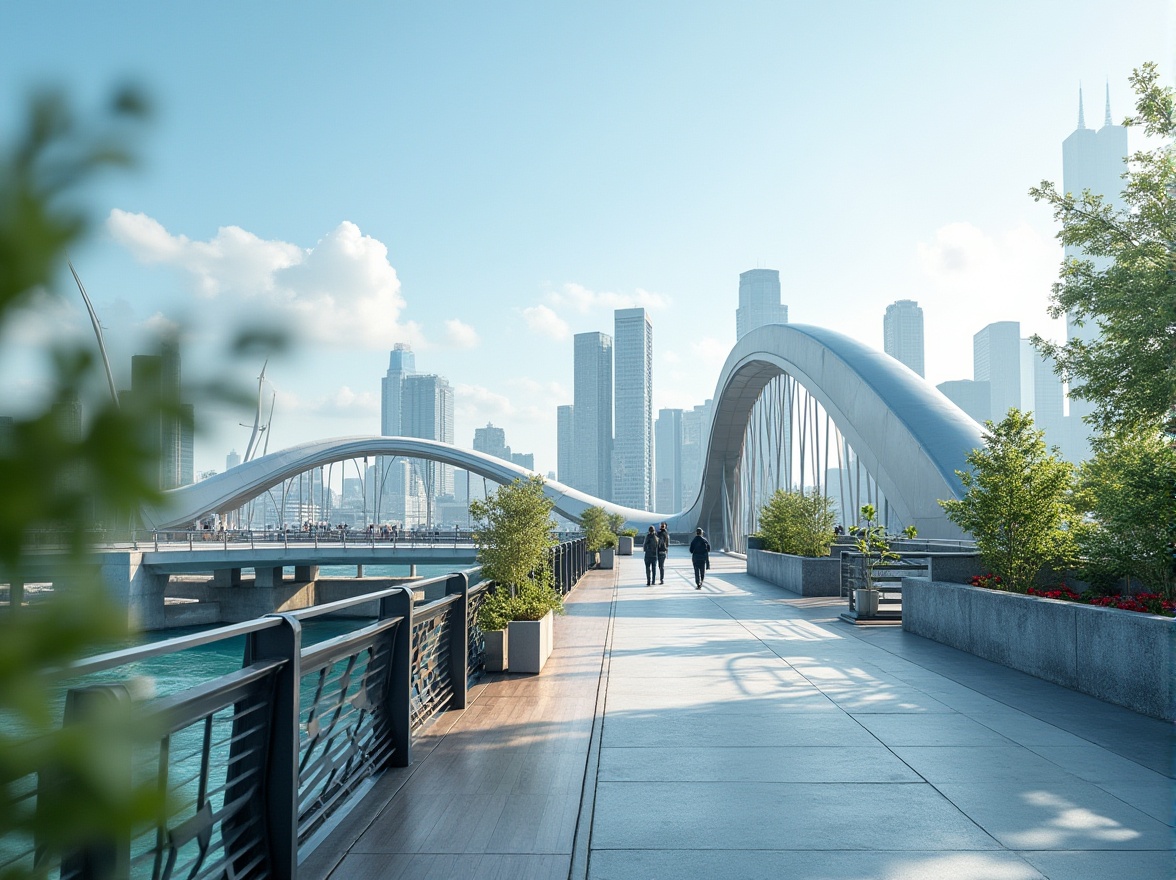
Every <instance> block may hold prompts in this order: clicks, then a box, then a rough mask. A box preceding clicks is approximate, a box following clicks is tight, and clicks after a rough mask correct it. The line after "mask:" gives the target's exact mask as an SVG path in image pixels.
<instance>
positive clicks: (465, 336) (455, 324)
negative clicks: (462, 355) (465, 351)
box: [445, 318, 481, 348]
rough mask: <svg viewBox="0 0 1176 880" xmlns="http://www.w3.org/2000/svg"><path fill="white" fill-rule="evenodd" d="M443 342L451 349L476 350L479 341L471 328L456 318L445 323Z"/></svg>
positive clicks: (475, 332)
mask: <svg viewBox="0 0 1176 880" xmlns="http://www.w3.org/2000/svg"><path fill="white" fill-rule="evenodd" d="M445 340H446V342H447V343H448V344H449V345H450V346H452V347H453V348H477V347H478V343H479V342H480V341H481V340H479V339H478V332H477V331H476V330H475V329H474V328H473V327H471V326H470V325H469V324H466V323H464V322H463V321H459V320H458V319H457V318H451V319H449V320H448V321H446V322H445Z"/></svg>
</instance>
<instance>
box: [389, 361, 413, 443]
mask: <svg viewBox="0 0 1176 880" xmlns="http://www.w3.org/2000/svg"><path fill="white" fill-rule="evenodd" d="M415 372H416V355H414V354H413V353H412V348H411V347H410V346H409V345H407V344H406V343H403V342H398V343H396V345H395V346H393V348H392V352H391V355H390V356H389V358H388V373H387V375H386V376H384V378H383V379H381V380H380V433H381V434H383V435H384V436H385V437H399V436H401V433H400V386H401V385H403V384H404V379H405V377H407V376H411V375H412V374H413V373H415Z"/></svg>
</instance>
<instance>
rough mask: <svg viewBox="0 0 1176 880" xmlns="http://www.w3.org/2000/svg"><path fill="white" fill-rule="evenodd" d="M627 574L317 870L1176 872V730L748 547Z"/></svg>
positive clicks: (385, 786)
mask: <svg viewBox="0 0 1176 880" xmlns="http://www.w3.org/2000/svg"><path fill="white" fill-rule="evenodd" d="M678 552H680V551H678V548H675V553H678ZM619 562H620V568H619V569H618V571H617V572H615V586H614V580H613V575H614V573H612V572H593V573H591V574H590V575H589V576H588V578H586V580H585V581H584V582H583V583H582V584H581V586H580V587H578V588H577V590H576V591H575V593H573V597H572V601H571V602H570V603H569V614H568V615H567V616H566V617H563V618H560V619H558V621H557V627H558V628H557V646H558V647H557V650H556V653H555V654H554V655H553V657H552V659H551V661H549V665H548V667H547V668H546V669H545V670H544V672H543V674H542V675H540V676H532V677H521V676H515V677H511V676H504V677H501V678H499V679H497V680H493V681H489V682H486V683H484V684H481V685H479V686H478V687H477V688H475V689H474V691H473V692H472V693H471V699H472V702H471V705H470V708H469V709H467V710H466V711H465V712H464V713H448V715H447V716H446V717H444V718H443V719H442V720H441V721H439V722H438V723H437V724H436V725H434V727H433V728H432V729H431V730H430V731H429V734H428V735H427V736H426V737H424V738H423V739H422V740H420V741H419V742H418V744H417V746H416V747H415V752H414V764H413V766H412V767H410V768H408V769H407V770H405V771H396V772H394V773H389V774H385V776H384V777H382V778H381V780H379V782H377V783H376V785H375V787H374V789H373V791H372V793H371V794H370V795H369V797H368V798H367V799H366V800H365V802H364V803H363V804H362V805H361V807H359V808H357V809H356V810H355V811H353V812H352V813H351V814H350V815H349V816H348V817H347V818H346V819H345V820H344V821H343V823H342V824H341V826H340V827H339V828H338V829H337V830H336V832H335V833H334V834H333V835H332V836H331V838H330V839H329V840H328V841H327V842H326V843H324V844H323V845H322V846H320V847H319V849H318V850H316V851H315V852H314V853H313V854H312V856H311V857H310V859H309V860H308V862H307V863H306V864H305V865H304V866H303V878H304V880H305V878H321V877H326V876H328V875H329V876H330V877H331V878H332V880H369V878H370V880H376V878H380V880H384V878H387V880H394V878H401V877H403V878H417V877H438V878H441V877H461V876H477V877H504V878H507V877H509V878H528V877H534V878H549V877H551V878H564V877H571V878H574V880H583V878H591V880H622V878H642V880H646V878H675V880H678V878H690V877H706V878H727V877H731V878H751V880H756V878H765V880H766V878H772V880H777V878H821V880H850V878H852V880H864V878H886V880H919V878H928V880H930V878H934V880H941V878H953V880H954V878H977V880H1022V878H1024V880H1029V878H1042V877H1045V878H1051V880H1062V878H1098V880H1104V878H1117V880H1128V878H1169V877H1172V876H1174V875H1176V862H1174V858H1173V848H1172V847H1173V827H1172V825H1173V779H1172V775H1173V771H1172V758H1173V745H1174V743H1176V739H1174V737H1173V730H1172V727H1171V726H1170V725H1166V724H1164V723H1162V722H1159V721H1154V720H1152V719H1148V718H1146V717H1144V716H1140V715H1137V714H1135V713H1133V712H1130V711H1127V710H1125V709H1119V708H1117V707H1114V706H1111V705H1109V704H1106V703H1103V702H1100V701H1098V700H1095V699H1092V698H1090V697H1086V696H1083V695H1081V694H1077V693H1074V692H1073V691H1069V690H1066V689H1064V688H1060V687H1057V686H1055V685H1051V684H1048V683H1046V682H1042V681H1039V680H1037V679H1034V678H1032V677H1030V676H1027V675H1023V674H1021V673H1018V672H1014V671H1011V670H1008V669H1005V668H1004V667H1001V666H997V665H995V664H992V663H989V662H987V661H984V660H980V659H977V658H975V657H972V656H970V655H967V654H963V653H961V652H959V651H955V650H953V649H951V648H947V647H945V646H942V645H938V644H936V643H934V642H930V641H927V640H925V639H921V638H919V637H917V636H912V635H909V634H906V633H903V632H902V631H901V630H900V629H897V628H855V627H852V626H850V625H848V624H845V623H842V622H840V621H837V620H836V616H837V614H838V612H839V611H840V610H841V603H840V602H837V601H835V600H821V599H799V598H795V597H792V596H791V594H789V593H784V592H782V591H780V590H778V589H777V588H774V587H772V586H770V585H768V584H765V583H762V582H760V581H758V580H756V579H754V578H751V577H749V576H748V575H747V574H746V573H745V572H744V568H743V564H742V562H741V561H740V560H737V559H733V558H727V557H722V556H719V555H717V554H716V556H715V559H714V568H713V569H712V572H711V575H710V577H709V578H708V581H707V584H706V585H705V586H704V588H703V589H702V590H695V589H694V586H693V582H692V574H691V571H690V565H689V560H688V559H687V558H685V556H684V555H682V556H677V555H674V556H672V557H671V564H670V566H669V569H670V570H669V571H667V575H668V576H667V580H666V584H665V585H664V586H662V585H659V586H656V587H652V588H649V587H646V586H645V584H644V574H643V571H642V566H641V560H640V559H638V558H622V559H620V560H619ZM1161 674H1162V673H1161Z"/></svg>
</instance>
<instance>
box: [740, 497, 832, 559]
mask: <svg viewBox="0 0 1176 880" xmlns="http://www.w3.org/2000/svg"><path fill="white" fill-rule="evenodd" d="M836 522H837V511H836V509H835V506H834V504H833V501H832V500H831V499H829V498H827V497H826V496H825V495H823V494H822V493H821V492H819V491H817V490H816V489H811V490H809V491H808V492H790V491H788V490H786V489H777V490H776V493H775V494H774V495H773V496H772V497H771V498H769V499H768V501H767V503H766V504H764V505H763V506H762V507H761V508H760V511H759V536H760V537H761V538H762V539H763V542H764V549H765V550H771V551H772V552H774V553H791V554H793V555H795V556H828V555H829V547H830V546H831V545H832V544H833V526H834V525H835V524H836Z"/></svg>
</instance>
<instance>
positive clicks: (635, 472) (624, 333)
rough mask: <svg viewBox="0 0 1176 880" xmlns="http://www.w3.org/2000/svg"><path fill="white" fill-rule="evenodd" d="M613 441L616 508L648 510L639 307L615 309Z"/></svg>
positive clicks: (645, 358)
mask: <svg viewBox="0 0 1176 880" xmlns="http://www.w3.org/2000/svg"><path fill="white" fill-rule="evenodd" d="M613 318H614V321H615V322H616V337H615V338H616V345H615V347H614V349H613V360H614V361H615V364H616V366H615V387H616V391H615V393H614V395H615V400H616V404H615V407H616V439H615V440H614V441H613V493H612V498H613V500H614V501H615V502H617V504H623V505H625V506H626V507H633V508H636V509H637V510H649V509H650V502H651V501H652V500H653V323H652V322H651V321H650V320H649V314H648V313H647V312H646V311H645V309H617V310H616V311H615V312H614V313H613Z"/></svg>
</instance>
